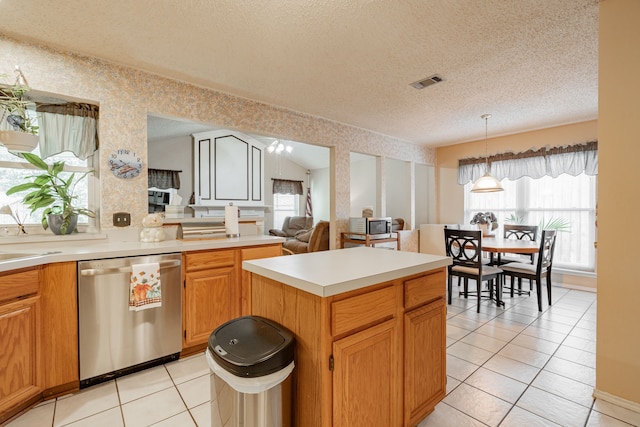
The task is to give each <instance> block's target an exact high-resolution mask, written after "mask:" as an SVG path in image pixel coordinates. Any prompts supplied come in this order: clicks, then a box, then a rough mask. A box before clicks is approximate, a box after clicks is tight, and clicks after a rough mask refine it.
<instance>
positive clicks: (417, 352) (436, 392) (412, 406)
mask: <svg viewBox="0 0 640 427" xmlns="http://www.w3.org/2000/svg"><path fill="white" fill-rule="evenodd" d="M445 322H446V311H445V304H444V299H443V298H440V299H438V300H436V301H434V302H432V303H430V304H427V305H424V306H422V307H419V308H416V309H415V310H412V311H410V312H408V313H406V314H405V316H404V360H405V362H404V420H405V426H415V425H416V424H418V422H420V420H422V419H423V418H424V417H425V416H427V414H429V413H430V412H431V411H433V408H434V407H435V405H436V404H437V403H438V402H439V401H440V400H441V399H443V398H444V396H445V394H446V365H445V362H446V332H445Z"/></svg>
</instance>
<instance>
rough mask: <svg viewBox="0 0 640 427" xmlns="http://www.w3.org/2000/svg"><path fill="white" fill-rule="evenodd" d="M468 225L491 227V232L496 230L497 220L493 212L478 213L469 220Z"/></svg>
mask: <svg viewBox="0 0 640 427" xmlns="http://www.w3.org/2000/svg"><path fill="white" fill-rule="evenodd" d="M469 223H470V224H473V225H476V224H483V225H485V224H488V225H491V230H495V229H496V228H498V218H497V217H496V215H495V214H494V213H493V212H478V213H477V214H475V215H474V216H473V218H471V221H470V222H469Z"/></svg>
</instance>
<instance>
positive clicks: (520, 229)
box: [503, 224, 538, 242]
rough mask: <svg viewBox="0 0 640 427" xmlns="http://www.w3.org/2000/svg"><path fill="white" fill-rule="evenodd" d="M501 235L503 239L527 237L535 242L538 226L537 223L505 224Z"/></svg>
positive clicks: (524, 238)
mask: <svg viewBox="0 0 640 427" xmlns="http://www.w3.org/2000/svg"><path fill="white" fill-rule="evenodd" d="M503 236H504V238H505V239H518V240H526V239H529V240H531V241H532V242H535V241H536V240H537V237H538V226H537V225H510V224H505V225H504V235H503Z"/></svg>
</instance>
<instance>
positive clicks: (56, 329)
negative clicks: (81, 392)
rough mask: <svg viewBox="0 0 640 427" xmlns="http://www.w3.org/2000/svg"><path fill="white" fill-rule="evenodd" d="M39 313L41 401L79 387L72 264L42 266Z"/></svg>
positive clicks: (75, 274)
mask: <svg viewBox="0 0 640 427" xmlns="http://www.w3.org/2000/svg"><path fill="white" fill-rule="evenodd" d="M41 274H42V286H41V290H40V292H41V299H40V302H41V311H42V318H43V319H44V320H43V322H44V324H45V328H44V330H43V334H42V354H43V359H42V366H43V387H44V391H43V396H44V398H45V399H46V398H48V397H54V396H59V395H62V394H65V393H68V392H69V391H72V390H77V389H78V388H79V387H80V377H79V367H78V363H79V359H78V304H77V295H78V293H77V284H76V283H77V277H76V276H77V267H76V262H75V261H69V262H59V263H54V264H47V265H44V266H42V273H41Z"/></svg>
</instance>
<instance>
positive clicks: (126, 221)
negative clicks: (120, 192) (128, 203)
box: [113, 212, 131, 227]
mask: <svg viewBox="0 0 640 427" xmlns="http://www.w3.org/2000/svg"><path fill="white" fill-rule="evenodd" d="M113 225H114V226H115V227H128V226H129V225H131V214H130V213H129V212H115V213H114V214H113Z"/></svg>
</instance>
